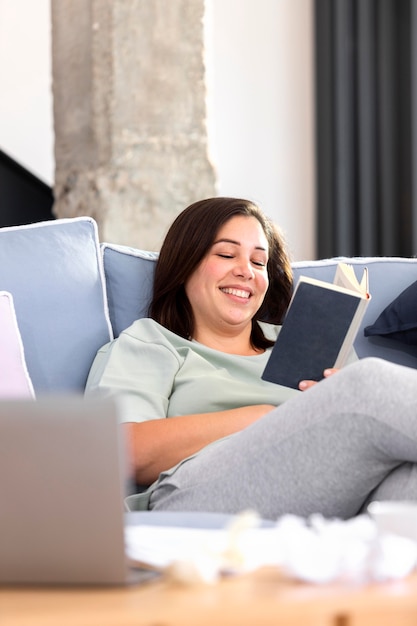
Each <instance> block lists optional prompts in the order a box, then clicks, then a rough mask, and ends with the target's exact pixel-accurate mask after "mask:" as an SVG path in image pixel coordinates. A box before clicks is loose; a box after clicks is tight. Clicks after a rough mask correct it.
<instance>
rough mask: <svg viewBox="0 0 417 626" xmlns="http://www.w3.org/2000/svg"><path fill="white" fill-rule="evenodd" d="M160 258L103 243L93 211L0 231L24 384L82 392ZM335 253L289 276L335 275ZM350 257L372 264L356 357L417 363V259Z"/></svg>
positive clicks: (5, 291) (141, 309) (3, 276)
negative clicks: (93, 366)
mask: <svg viewBox="0 0 417 626" xmlns="http://www.w3.org/2000/svg"><path fill="white" fill-rule="evenodd" d="M157 256H158V255H157V253H156V252H151V251H144V250H139V249H134V248H131V247H128V246H122V245H115V244H112V243H100V242H99V239H98V231H97V225H96V223H95V222H94V220H93V219H91V218H89V217H77V218H69V219H57V220H53V221H47V222H41V223H37V224H30V225H25V226H17V227H7V228H2V229H0V290H2V291H1V292H0V294H1V295H2V296H3V299H6V300H7V302H6V300H4V301H5V302H6V303H8V305H9V310H10V311H11V314H12V317H13V316H14V317H13V319H14V320H15V324H14V326H13V328H14V331H15V334H16V341H17V342H18V343H17V345H18V347H19V346H20V348H21V350H20V352H19V354H20V357H21V359H22V361H23V363H24V367H25V368H26V372H27V378H28V381H29V382H28V383H27V385H26V387H27V388H28V390H29V392H33V393H34V394H35V395H36V396H39V395H40V394H47V393H82V392H83V389H84V385H85V382H86V379H87V375H88V372H89V368H90V366H91V363H92V361H93V359H94V356H95V354H96V352H97V350H98V348H100V346H102V345H103V344H104V343H106V342H108V341H110V340H111V339H113V338H114V337H117V336H118V335H119V334H120V332H121V331H122V330H123V329H124V328H126V327H127V326H129V325H130V324H131V323H132V322H133V321H134V320H135V319H136V318H138V317H141V316H145V315H146V311H147V306H148V302H149V299H150V295H151V292H152V279H153V271H154V268H155V262H156V260H157ZM341 259H343V260H346V259H345V258H343V257H340V258H337V259H326V260H320V261H302V262H294V263H293V269H294V277H295V279H297V277H298V276H299V275H300V274H306V275H309V276H313V277H316V278H320V279H324V280H329V281H332V280H333V275H334V271H335V266H336V263H337V262H338V261H339V260H341ZM348 261H349V262H350V263H351V264H352V265H353V266H354V268H355V270H358V276H360V275H361V274H362V269H363V267H364V266H367V267H368V271H369V285H370V292H371V294H372V300H371V302H370V304H369V307H368V309H367V312H366V315H365V319H364V321H363V324H362V327H361V329H360V331H359V334H358V337H357V339H356V342H355V348H356V351H357V353H358V356H359V357H360V358H364V357H366V356H370V355H374V356H379V357H382V358H385V359H388V360H390V361H393V362H396V363H401V364H403V365H408V366H410V367H417V345H416V344H417V340H415V337H414V334H413V333H415V329H416V327H417V303H416V297H415V294H414V292H415V291H416V289H417V287H416V289H414V283H416V285H417V259H415V258H394V257H383V258H351V259H348ZM414 305H415V306H414ZM1 314H2V309H1V307H0V315H1ZM381 314H382V316H381ZM380 316H381V317H380ZM413 316H414V318H413ZM378 318H380V319H379V326H380V327H379V328H377V329H376V332H378V334H375V335H373V336H365V334H364V328H365V327H370V326H373V325H374V323H375V322H376V321H377V319H378ZM404 318H405V319H404ZM414 319H415V322H414ZM393 320H394V321H393ZM381 325H382V326H384V325H385V327H384V328H382V327H381ZM2 327H3V335H7V336H8V337H10V332H11V331H10V328H11V327H9V329H8V330H7V327H6V325H5V323H4V321H3V322H2ZM374 331H375V328H374ZM5 346H6V347H5ZM9 350H10V347H8V346H7V345H6V343H5V340H4V339H3V340H1V339H0V354H1V359H2V361H1V368H2V371H3V375H4V373H5V372H8V371H9V370H8V366H7V359H8V358H9ZM3 387H4V385H3ZM0 393H2V394H3V395H7V389H6V390H4V389H3V391H2V389H1V386H0Z"/></svg>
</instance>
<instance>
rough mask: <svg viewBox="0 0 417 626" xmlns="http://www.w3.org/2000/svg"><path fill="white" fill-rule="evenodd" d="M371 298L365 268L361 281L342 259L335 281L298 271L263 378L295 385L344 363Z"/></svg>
mask: <svg viewBox="0 0 417 626" xmlns="http://www.w3.org/2000/svg"><path fill="white" fill-rule="evenodd" d="M370 299H371V296H370V294H369V287H368V271H367V268H365V269H364V272H363V275H362V278H361V280H360V281H358V280H357V278H356V275H355V272H354V270H353V267H352V266H351V265H348V264H346V263H339V264H338V265H337V268H336V272H335V277H334V281H333V283H329V282H325V281H322V280H317V279H315V278H310V277H307V276H300V278H299V280H298V282H297V285H296V287H295V289H294V292H293V295H292V298H291V301H290V304H289V306H288V310H287V313H286V315H285V318H284V321H283V324H282V327H281V330H280V332H279V334H278V337H277V340H276V342H275V345H274V347H273V348H272V351H271V354H270V357H269V359H268V362H267V364H266V367H265V369H264V371H263V374H262V379H263V380H266V381H269V382H273V383H277V384H279V385H284V386H286V387H292V388H294V389H298V384H299V382H300V381H301V380H317V381H319V380H321V379H322V378H323V372H324V370H325V369H326V368H329V367H330V368H332V367H334V368H340V367H343V365H345V364H346V361H347V359H348V357H349V355H350V353H351V350H352V347H353V342H354V340H355V337H356V335H357V333H358V330H359V327H360V324H361V322H362V319H363V316H364V314H365V311H366V307H367V306H368V303H369V301H370Z"/></svg>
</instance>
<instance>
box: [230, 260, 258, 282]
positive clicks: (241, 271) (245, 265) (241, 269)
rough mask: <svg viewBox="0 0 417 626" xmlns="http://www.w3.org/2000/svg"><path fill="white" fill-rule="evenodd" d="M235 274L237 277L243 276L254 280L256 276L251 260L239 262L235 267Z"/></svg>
mask: <svg viewBox="0 0 417 626" xmlns="http://www.w3.org/2000/svg"><path fill="white" fill-rule="evenodd" d="M234 272H235V274H236V276H242V277H243V278H253V276H254V271H253V267H252V264H251V262H250V260H247V261H246V260H244V259H240V260H238V261H237V262H236V265H235V267H234Z"/></svg>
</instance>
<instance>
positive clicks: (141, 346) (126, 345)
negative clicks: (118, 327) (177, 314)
mask: <svg viewBox="0 0 417 626" xmlns="http://www.w3.org/2000/svg"><path fill="white" fill-rule="evenodd" d="M131 328H133V327H131ZM130 330H131V329H127V330H126V331H124V332H123V333H121V335H120V336H119V337H118V338H117V339H115V340H114V341H112V342H110V343H108V344H106V345H105V346H104V347H103V348H101V350H99V352H98V353H97V356H96V358H95V360H94V362H93V365H92V367H91V370H90V374H89V377H88V380H87V386H86V393H88V394H90V393H100V394H101V395H107V396H109V395H110V396H113V397H116V398H117V400H118V404H119V410H120V415H121V421H122V422H142V421H146V420H149V419H158V418H162V417H166V416H167V411H168V406H169V398H170V395H171V392H172V387H173V384H174V380H175V376H176V374H177V372H178V370H179V368H180V362H179V359H178V355H177V354H176V352H175V350H173V349H171V348H170V346H169V345H165V344H164V342H163V341H162V340H161V341H158V340H157V339H156V338H152V337H149V338H148V337H144V338H140V337H138V336H137V335H135V333H133V332H129V331H130Z"/></svg>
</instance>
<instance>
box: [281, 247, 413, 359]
mask: <svg viewBox="0 0 417 626" xmlns="http://www.w3.org/2000/svg"><path fill="white" fill-rule="evenodd" d="M339 261H344V262H345V263H350V264H351V265H352V266H353V268H354V269H355V272H356V275H357V277H358V278H360V277H361V276H362V272H363V269H364V267H367V268H368V273H369V291H370V294H371V296H372V299H371V301H370V303H369V305H368V308H367V310H366V313H365V316H364V319H363V321H362V324H361V327H360V329H359V332H358V335H357V338H356V340H355V344H354V345H355V350H356V352H357V354H358V356H359V358H364V357H366V356H377V357H381V358H385V359H387V360H389V361H392V362H394V363H400V364H402V365H408V366H410V367H414V368H417V350H416V348H415V346H413V345H411V344H405V343H404V342H402V341H398V339H389V338H388V337H383V336H372V337H371V336H365V332H364V329H365V327H367V326H369V325H371V324H373V322H374V321H375V320H376V319H377V318H378V316H379V315H380V313H381V312H382V311H383V310H384V309H385V308H386V307H387V306H388V305H389V304H390V303H391V302H392V300H393V299H395V298H396V297H397V296H398V295H399V294H400V293H401V292H402V291H404V290H405V289H406V288H407V287H408V286H409V285H411V284H412V283H414V282H415V281H416V280H417V259H416V258H402V257H353V258H351V257H348V258H347V257H337V258H333V259H324V260H320V261H301V262H296V263H293V270H294V279H295V280H297V278H298V276H300V274H305V275H307V276H312V277H313V278H318V279H320V280H328V281H330V282H332V281H333V279H334V274H335V271H336V265H337V263H338V262H339Z"/></svg>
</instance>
